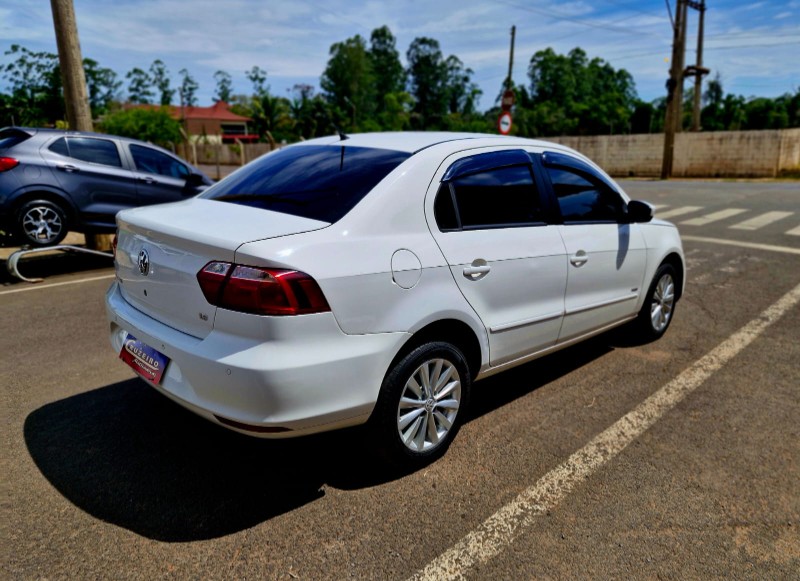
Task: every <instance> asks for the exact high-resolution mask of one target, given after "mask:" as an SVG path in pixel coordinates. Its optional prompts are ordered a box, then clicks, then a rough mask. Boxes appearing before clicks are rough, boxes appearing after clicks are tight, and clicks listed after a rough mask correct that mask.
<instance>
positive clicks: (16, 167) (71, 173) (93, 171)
mask: <svg viewBox="0 0 800 581" xmlns="http://www.w3.org/2000/svg"><path fill="white" fill-rule="evenodd" d="M211 183H212V182H211V180H210V179H209V178H208V177H207V176H205V175H204V174H203V173H202V172H200V170H198V169H196V168H194V167H192V166H191V165H189V164H188V163H186V162H185V161H183V160H182V159H180V158H179V157H177V156H175V155H173V154H172V153H170V152H169V151H167V150H165V149H162V148H160V147H156V146H154V145H150V144H148V143H144V142H141V141H137V140H135V139H129V138H126V137H118V136H114V135H102V134H99V133H88V132H80V133H79V132H73V131H61V130H56V129H32V128H26V127H6V128H3V129H0V230H3V231H5V232H6V234H10V235H12V236H13V237H14V238H15V239H16V241H17V242H19V243H20V244H26V245H30V246H50V245H53V244H58V243H59V242H60V241H61V240H63V239H64V236H66V234H67V232H69V231H70V230H73V231H77V232H113V231H114V228H115V224H114V217H115V216H116V214H117V212H119V211H120V210H123V209H125V208H132V207H135V206H146V205H150V204H159V203H162V202H175V201H178V200H182V199H185V198H187V197H191V196H194V195H195V194H197V193H199V192H200V191H201V190H203V189H204V188H205V187H206V186H208V185H210V184H211Z"/></svg>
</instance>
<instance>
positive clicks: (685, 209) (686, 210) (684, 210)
mask: <svg viewBox="0 0 800 581" xmlns="http://www.w3.org/2000/svg"><path fill="white" fill-rule="evenodd" d="M702 209H703V206H681V207H680V208H674V209H672V210H667V211H666V212H656V218H659V219H661V220H666V219H668V218H674V217H675V216H683V215H684V214H691V213H692V212H697V210H702Z"/></svg>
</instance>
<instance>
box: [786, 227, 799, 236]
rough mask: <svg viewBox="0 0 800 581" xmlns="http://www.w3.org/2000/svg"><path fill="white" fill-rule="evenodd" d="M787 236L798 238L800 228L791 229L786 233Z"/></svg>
mask: <svg viewBox="0 0 800 581" xmlns="http://www.w3.org/2000/svg"><path fill="white" fill-rule="evenodd" d="M787 234H788V235H789V236H800V226H798V227H797V228H792V229H791V230H789V231H788V232H787Z"/></svg>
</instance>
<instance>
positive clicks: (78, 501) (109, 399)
mask: <svg viewBox="0 0 800 581" xmlns="http://www.w3.org/2000/svg"><path fill="white" fill-rule="evenodd" d="M613 338H614V335H604V336H601V337H599V338H596V339H593V340H590V341H588V342H585V343H583V344H582V345H581V346H579V347H577V348H570V349H567V350H565V351H562V352H560V353H556V354H554V355H551V356H548V357H547V358H544V359H540V360H539V361H537V362H534V363H531V364H527V365H524V366H521V367H518V368H516V369H513V370H510V371H508V372H506V373H503V374H500V375H498V376H495V377H491V378H488V379H486V380H485V381H482V382H480V383H478V384H476V389H474V390H473V398H472V406H471V408H470V412H469V415H468V418H467V420H468V421H469V420H471V419H474V418H476V417H480V416H482V415H485V414H487V413H490V412H491V411H492V410H494V409H496V408H498V407H501V406H503V405H505V404H507V403H509V402H511V401H513V400H515V399H517V398H519V397H521V396H524V395H525V394H528V393H530V392H532V391H535V390H536V389H538V388H539V387H541V386H542V385H545V384H547V383H548V382H550V381H552V380H554V379H556V378H558V377H560V376H562V375H565V374H567V373H569V372H571V371H574V370H575V369H577V368H579V367H581V366H583V365H585V364H587V363H589V362H591V361H592V360H594V359H596V358H598V357H601V356H602V355H604V354H605V353H608V352H609V351H610V350H612V349H613V347H612V345H613V344H614V341H613ZM24 435H25V441H26V444H27V446H28V449H29V451H30V454H31V456H32V458H33V460H34V461H35V463H36V465H37V466H38V467H39V469H40V470H41V472H42V474H43V475H44V476H45V477H46V478H47V480H48V481H49V482H50V483H51V484H52V485H53V486H54V487H55V488H56V489H57V490H58V491H59V492H60V493H61V494H63V495H64V496H65V497H66V498H67V499H69V500H70V501H71V502H73V503H74V504H75V505H76V506H78V507H80V508H81V509H82V510H85V511H86V512H88V513H89V514H91V515H93V516H95V517H97V518H99V519H102V520H105V521H108V522H111V523H114V524H116V525H118V526H121V527H124V528H127V529H129V530H132V531H134V532H136V533H138V534H141V535H143V536H145V537H149V538H152V539H156V540H161V541H167V542H180V541H191V540H201V539H209V538H216V537H220V536H223V535H227V534H230V533H234V532H237V531H240V530H243V529H246V528H249V527H252V526H254V525H256V524H258V523H261V522H263V521H265V520H268V519H270V518H272V517H274V516H277V515H280V514H283V513H285V512H288V511H290V510H292V509H295V508H297V507H300V506H302V505H305V504H307V503H310V502H313V501H314V500H316V499H318V498H320V497H322V496H323V495H324V486H326V485H327V486H332V487H335V488H339V489H357V488H363V487H368V486H373V485H376V484H380V483H383V482H388V481H391V480H393V479H395V478H398V477H401V476H403V475H404V474H403V472H401V471H398V470H397V469H396V468H393V467H391V466H389V465H387V463H385V462H375V461H372V460H373V459H372V458H366V459H365V457H364V454H374V453H375V452H374V451H371V450H370V449H369V448H365V445H364V442H365V441H366V440H367V438H365V435H366V433H365V428H353V429H349V430H342V431H338V432H331V433H326V434H321V435H315V436H309V437H305V438H298V439H290V440H260V439H256V438H250V437H247V436H241V435H239V434H236V433H233V432H230V431H228V430H225V429H223V428H220V427H218V426H215V425H213V424H211V423H209V422H207V421H206V420H204V419H201V418H199V417H197V416H195V415H193V414H192V413H190V412H188V411H186V410H184V409H183V408H181V407H179V406H177V405H176V404H174V403H172V402H171V401H169V400H168V399H166V398H165V397H163V396H161V395H160V394H158V393H156V392H155V391H154V390H152V389H148V387H147V386H146V385H145V384H144V383H143V382H142V381H140V380H138V379H131V380H128V381H123V382H120V383H116V384H113V385H108V386H106V387H102V388H99V389H95V390H93V391H89V392H86V393H81V394H79V395H75V396H73V397H69V398H67V399H64V400H60V401H56V402H53V403H50V404H47V405H45V406H43V407H41V408H39V409H37V410H35V411H34V412H32V413H31V414H30V415H29V416H28V417H27V418H26V420H25V427H24ZM365 460H366V461H365Z"/></svg>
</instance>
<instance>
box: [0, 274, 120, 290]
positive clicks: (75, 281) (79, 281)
mask: <svg viewBox="0 0 800 581" xmlns="http://www.w3.org/2000/svg"><path fill="white" fill-rule="evenodd" d="M114 276H115V275H113V274H107V275H105V276H93V277H90V278H81V279H79V280H65V281H64V282H54V283H52V284H34V285H31V286H26V287H24V288H12V289H10V290H4V291H0V295H10V294H14V293H24V292H27V291H34V290H42V289H46V288H53V287H57V286H66V285H68V284H81V283H82V282H93V281H95V280H106V279H109V278H114Z"/></svg>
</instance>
